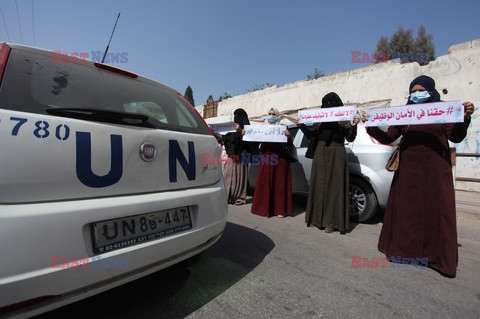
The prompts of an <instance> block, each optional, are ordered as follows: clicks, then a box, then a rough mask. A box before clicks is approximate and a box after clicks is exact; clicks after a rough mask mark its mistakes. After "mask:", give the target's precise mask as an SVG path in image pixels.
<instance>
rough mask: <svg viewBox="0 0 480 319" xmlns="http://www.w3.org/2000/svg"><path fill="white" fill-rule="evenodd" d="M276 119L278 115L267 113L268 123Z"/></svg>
mask: <svg viewBox="0 0 480 319" xmlns="http://www.w3.org/2000/svg"><path fill="white" fill-rule="evenodd" d="M277 120H278V117H276V116H275V115H269V116H267V121H268V123H270V124H273V123H275V122H276V121H277Z"/></svg>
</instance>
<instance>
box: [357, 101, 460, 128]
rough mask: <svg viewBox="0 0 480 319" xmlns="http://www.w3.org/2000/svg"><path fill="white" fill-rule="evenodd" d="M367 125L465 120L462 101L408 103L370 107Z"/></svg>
mask: <svg viewBox="0 0 480 319" xmlns="http://www.w3.org/2000/svg"><path fill="white" fill-rule="evenodd" d="M366 113H367V118H368V120H367V122H366V123H365V125H367V126H384V125H389V126H390V125H415V124H432V123H433V124H438V123H456V122H463V115H464V111H463V105H462V102H461V101H449V102H435V103H425V104H423V103H422V104H408V105H405V106H394V107H387V108H381V109H370V110H367V111H366Z"/></svg>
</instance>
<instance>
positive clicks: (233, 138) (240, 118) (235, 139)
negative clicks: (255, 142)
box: [222, 109, 251, 162]
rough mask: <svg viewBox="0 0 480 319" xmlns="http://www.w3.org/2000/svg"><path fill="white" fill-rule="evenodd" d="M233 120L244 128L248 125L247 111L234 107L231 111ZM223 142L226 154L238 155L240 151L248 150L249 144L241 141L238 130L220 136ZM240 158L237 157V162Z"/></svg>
mask: <svg viewBox="0 0 480 319" xmlns="http://www.w3.org/2000/svg"><path fill="white" fill-rule="evenodd" d="M233 122H235V123H237V124H238V125H240V128H242V129H243V128H244V126H245V125H250V121H249V120H248V115H247V112H245V110H244V109H236V110H235V111H234V112H233ZM222 140H223V142H224V144H225V151H226V153H227V155H240V154H241V153H242V152H247V153H248V152H250V153H251V150H250V145H249V144H248V142H243V141H242V134H241V133H240V132H238V131H237V132H230V133H227V134H226V135H224V136H223V138H222ZM240 160H241V159H240V158H238V160H237V162H239V161H240Z"/></svg>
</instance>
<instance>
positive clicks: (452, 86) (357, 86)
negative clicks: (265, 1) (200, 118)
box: [197, 39, 480, 192]
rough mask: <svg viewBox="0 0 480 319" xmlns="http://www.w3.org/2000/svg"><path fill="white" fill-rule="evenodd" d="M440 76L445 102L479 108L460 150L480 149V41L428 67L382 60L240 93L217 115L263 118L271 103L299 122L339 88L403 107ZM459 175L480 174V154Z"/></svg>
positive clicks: (361, 101)
mask: <svg viewBox="0 0 480 319" xmlns="http://www.w3.org/2000/svg"><path fill="white" fill-rule="evenodd" d="M422 74H425V75H428V76H431V77H432V78H433V79H435V82H436V87H437V90H438V92H439V93H440V96H441V98H442V100H464V101H466V100H468V101H471V102H473V103H474V104H475V106H476V109H477V110H476V112H475V113H474V116H473V121H472V124H471V126H470V128H469V130H468V135H467V138H466V139H465V140H464V141H463V142H462V143H459V144H456V145H455V147H456V149H457V153H476V154H479V153H480V39H478V40H473V41H469V42H465V43H460V44H458V45H454V46H452V47H450V49H449V51H448V54H447V55H443V56H440V57H438V58H436V59H435V61H432V62H430V63H429V64H428V65H425V66H420V65H419V64H418V63H416V62H413V63H406V64H400V63H392V62H388V63H379V64H374V65H373V64H372V65H370V66H366V67H362V68H358V69H354V70H350V71H342V72H337V73H333V74H329V75H327V76H324V77H321V78H319V79H316V80H302V81H297V82H293V83H288V84H285V85H283V86H273V87H269V88H266V89H263V90H259V91H255V92H251V93H248V94H244V95H239V96H235V97H232V98H229V99H227V100H224V101H221V102H220V103H219V104H218V114H217V115H218V116H230V117H232V118H233V111H234V110H235V109H237V108H243V109H245V111H246V112H247V114H248V115H249V118H250V119H251V120H252V121H253V122H255V121H257V122H263V121H264V118H265V115H266V114H267V112H268V110H269V109H270V108H271V107H276V108H277V109H278V110H279V111H280V112H281V113H282V114H283V115H284V123H289V122H291V121H293V120H294V118H295V116H296V111H297V110H299V109H304V108H312V107H318V106H319V105H321V101H322V97H323V96H324V95H325V94H327V93H328V92H331V91H334V92H336V93H338V95H339V96H340V97H341V98H342V100H343V103H344V104H356V105H357V106H358V107H359V108H369V107H382V106H397V105H404V104H405V103H406V101H407V98H408V95H409V94H408V86H409V84H410V82H411V81H412V80H413V79H414V78H415V77H417V76H419V75H422ZM202 109H203V106H199V107H197V110H198V111H199V112H200V114H202ZM455 173H456V175H457V176H458V177H470V178H472V177H473V178H480V158H479V157H476V158H475V157H461V158H457V166H456V172H455ZM456 188H457V189H461V190H471V191H477V192H480V183H473V182H457V183H456Z"/></svg>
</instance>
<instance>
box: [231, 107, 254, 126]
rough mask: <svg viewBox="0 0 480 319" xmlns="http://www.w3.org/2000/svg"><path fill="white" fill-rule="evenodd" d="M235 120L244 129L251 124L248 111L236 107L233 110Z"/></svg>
mask: <svg viewBox="0 0 480 319" xmlns="http://www.w3.org/2000/svg"><path fill="white" fill-rule="evenodd" d="M233 122H235V123H237V124H238V125H240V127H241V128H242V129H243V128H244V126H245V125H250V121H249V120H248V115H247V112H245V110H244V109H236V110H235V111H234V112H233Z"/></svg>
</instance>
